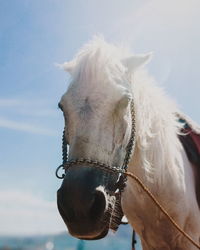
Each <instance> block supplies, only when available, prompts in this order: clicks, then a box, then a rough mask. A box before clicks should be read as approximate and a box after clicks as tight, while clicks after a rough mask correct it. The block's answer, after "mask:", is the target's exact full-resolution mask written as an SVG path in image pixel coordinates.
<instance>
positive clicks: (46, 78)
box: [0, 0, 200, 234]
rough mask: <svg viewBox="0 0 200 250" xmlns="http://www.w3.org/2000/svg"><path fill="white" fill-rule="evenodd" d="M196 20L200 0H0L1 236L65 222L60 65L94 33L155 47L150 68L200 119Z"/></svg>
mask: <svg viewBox="0 0 200 250" xmlns="http://www.w3.org/2000/svg"><path fill="white" fill-rule="evenodd" d="M199 23H200V2H199V0H190V1H187V0H176V1H172V0H169V1H160V0H117V1H116V0H109V1H106V0H101V1H98V0H75V1H69V0H57V1H56V0H43V1H39V0H34V1H31V0H12V1H11V0H8V1H6V0H1V1H0V77H1V80H0V138H1V140H0V190H1V191H0V202H1V204H3V205H2V206H1V208H0V221H3V223H1V228H0V234H9V233H12V234H16V233H20V234H24V233H35V232H40V233H45V232H54V231H59V230H62V229H64V225H63V223H62V221H61V220H60V218H59V216H58V215H57V211H56V208H55V195H56V190H57V188H58V186H59V185H60V181H59V180H57V179H56V178H55V176H54V170H55V168H56V167H57V165H59V164H60V162H61V134H62V129H63V118H62V114H61V112H60V111H59V110H58V109H57V103H58V101H59V98H60V96H61V95H62V94H63V93H64V92H65V90H66V89H67V82H68V80H69V76H68V75H67V74H66V73H65V72H62V71H60V70H59V69H57V68H56V67H55V66H54V63H56V62H58V63H62V62H64V61H67V60H70V59H72V57H73V55H74V54H75V53H76V52H77V50H78V49H79V48H80V47H81V46H82V45H83V44H84V43H85V42H87V41H88V40H90V39H91V38H92V36H93V35H94V34H98V33H100V34H103V35H104V36H105V39H106V40H108V41H109V42H115V43H123V44H125V45H127V46H129V47H130V48H131V49H132V51H133V52H135V53H144V52H148V51H154V57H153V60H152V62H151V63H150V64H149V65H148V70H149V72H150V74H151V75H153V76H154V77H155V79H156V80H157V82H158V84H159V85H160V86H161V87H163V88H165V89H166V92H167V93H168V94H169V95H170V96H171V97H172V98H173V99H175V100H176V101H177V103H178V104H179V106H180V108H181V109H182V110H183V111H184V112H185V113H187V114H188V115H190V116H191V117H192V118H193V119H194V120H196V121H197V122H198V123H200V109H199V93H200V70H199V65H200V64H199V58H200V48H199V44H200V29H199ZM27 204H28V205H27ZM21 207H23V208H24V210H23V214H24V215H23V216H22V209H21ZM36 210H37V213H39V215H38V216H39V218H41V219H40V222H39V221H37V223H36V220H35V219H34V218H36V217H37V216H36V212H35V211H36ZM47 211H48V212H47ZM45 212H46V214H45ZM44 214H45V215H44ZM7 217H9V218H7ZM47 221H48V222H47ZM20 223H21V226H20V227H18V225H20ZM2 225H4V226H2ZM14 225H15V226H14ZM45 225H46V226H45Z"/></svg>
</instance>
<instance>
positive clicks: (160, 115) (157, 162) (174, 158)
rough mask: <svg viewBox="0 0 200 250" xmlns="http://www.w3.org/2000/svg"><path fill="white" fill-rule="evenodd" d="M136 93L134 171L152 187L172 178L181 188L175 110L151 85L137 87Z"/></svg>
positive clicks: (180, 166) (181, 168)
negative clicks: (155, 183) (152, 184)
mask: <svg viewBox="0 0 200 250" xmlns="http://www.w3.org/2000/svg"><path fill="white" fill-rule="evenodd" d="M133 93H134V100H135V111H136V142H137V143H136V149H135V153H134V157H133V158H132V162H131V164H130V165H131V166H132V167H131V171H136V172H137V173H138V174H140V175H142V176H143V178H145V179H146V181H149V182H150V183H152V182H155V181H156V182H158V183H163V182H164V181H165V182H166V181H167V178H168V177H170V176H173V178H174V179H175V182H176V185H178V184H179V183H178V182H179V181H181V182H182V180H181V175H182V172H183V164H182V147H181V144H180V142H179V139H178V136H177V133H178V130H179V129H178V121H177V120H176V117H175V112H176V107H175V105H174V104H173V103H172V102H171V100H169V99H168V98H167V97H166V96H165V95H164V93H163V92H162V91H161V90H160V89H159V88H157V87H155V86H154V85H151V83H150V84H148V83H145V82H140V83H137V84H135V85H134V87H133ZM182 184H183V183H180V185H182Z"/></svg>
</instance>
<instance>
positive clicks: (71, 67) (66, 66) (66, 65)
mask: <svg viewBox="0 0 200 250" xmlns="http://www.w3.org/2000/svg"><path fill="white" fill-rule="evenodd" d="M75 64H76V62H75V61H70V62H64V63H63V64H58V63H56V64H55V65H56V66H57V67H59V68H60V69H64V70H65V71H67V72H68V73H69V74H71V75H72V74H73V72H74V68H75Z"/></svg>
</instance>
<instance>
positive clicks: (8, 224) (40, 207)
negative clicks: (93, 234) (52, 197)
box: [0, 190, 66, 235]
mask: <svg viewBox="0 0 200 250" xmlns="http://www.w3.org/2000/svg"><path fill="white" fill-rule="evenodd" d="M0 204H1V206H0V235H33V234H48V233H58V232H61V231H64V230H65V231H66V227H65V225H64V223H63V222H62V220H61V217H60V215H59V214H58V211H57V206H56V202H55V201H53V202H51V201H46V200H44V199H42V198H38V197H37V196H36V195H33V194H31V193H26V192H22V191H15V190H6V191H0Z"/></svg>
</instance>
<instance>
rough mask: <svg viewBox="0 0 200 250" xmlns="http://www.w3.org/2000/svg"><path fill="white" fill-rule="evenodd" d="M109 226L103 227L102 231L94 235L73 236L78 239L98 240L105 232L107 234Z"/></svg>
mask: <svg viewBox="0 0 200 250" xmlns="http://www.w3.org/2000/svg"><path fill="white" fill-rule="evenodd" d="M108 231H109V228H107V229H105V230H104V231H102V232H101V233H99V234H94V235H87V236H86V235H85V236H74V235H73V236H74V237H76V238H78V239H80V240H100V239H102V238H104V237H105V236H106V235H107V234H108Z"/></svg>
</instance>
